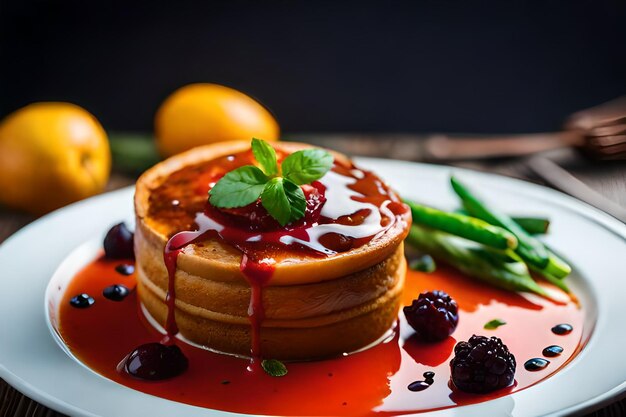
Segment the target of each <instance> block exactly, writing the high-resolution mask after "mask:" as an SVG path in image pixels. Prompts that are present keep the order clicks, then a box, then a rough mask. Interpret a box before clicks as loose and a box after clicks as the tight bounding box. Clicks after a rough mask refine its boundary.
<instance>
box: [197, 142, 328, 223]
mask: <svg viewBox="0 0 626 417" xmlns="http://www.w3.org/2000/svg"><path fill="white" fill-rule="evenodd" d="M251 146H252V154H253V155H254V159H256V161H257V163H258V165H259V166H260V168H259V167H256V166H254V165H246V166H242V167H239V168H237V169H235V170H233V171H230V172H228V173H227V174H226V175H224V177H222V178H221V179H220V180H219V181H218V182H217V183H216V184H215V186H214V187H213V188H212V189H211V191H209V202H210V203H211V204H212V205H214V206H215V207H219V208H234V207H244V206H247V205H248V204H252V203H254V202H255V201H257V200H258V199H259V198H260V199H261V204H262V205H263V207H264V208H265V210H267V212H268V213H269V214H270V216H272V217H273V218H274V219H276V221H277V222H278V223H280V225H281V226H285V225H286V224H288V223H291V222H294V221H296V220H298V219H300V218H302V217H303V216H304V212H305V210H306V200H305V197H304V192H303V191H302V188H300V186H301V185H304V184H310V183H311V182H313V181H316V180H318V179H320V178H322V177H323V176H324V175H325V174H326V173H327V172H328V171H329V170H330V168H331V167H332V166H333V156H332V155H331V154H330V153H329V152H327V151H325V150H323V149H304V150H301V151H297V152H294V153H292V154H291V155H289V156H287V157H286V158H285V159H284V160H283V162H282V163H281V165H280V167H279V166H278V162H277V159H276V151H275V150H274V148H272V147H271V146H270V145H269V144H268V143H267V142H265V141H264V140H261V139H256V138H254V139H252V143H251Z"/></svg>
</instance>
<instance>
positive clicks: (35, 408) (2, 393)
mask: <svg viewBox="0 0 626 417" xmlns="http://www.w3.org/2000/svg"><path fill="white" fill-rule="evenodd" d="M292 137H293V138H297V139H298V140H299V141H305V142H310V143H314V144H317V145H319V146H325V147H328V148H332V149H336V150H338V151H341V152H345V153H348V154H351V155H365V156H376V157H385V158H395V159H408V160H420V158H421V154H420V149H419V146H417V145H416V144H417V143H419V141H420V137H417V136H412V135H358V134H354V135H347V134H336V135H335V134H326V135H319V134H302V135H297V136H296V135H293V136H292ZM564 152H569V151H564ZM570 153H571V152H570ZM566 160H567V162H566V164H565V167H566V168H567V169H568V170H570V171H571V172H572V173H573V174H575V175H576V176H577V177H578V178H579V179H581V180H582V181H583V182H585V183H586V184H588V185H590V186H591V187H592V188H594V189H595V190H596V191H599V192H600V193H602V194H603V195H605V196H606V197H608V198H609V199H612V200H613V201H615V202H617V203H619V204H620V205H622V206H624V207H626V162H625V161H611V162H592V161H589V160H587V159H585V158H581V157H579V156H577V155H575V154H572V155H571V158H569V159H566ZM453 165H455V166H462V167H466V168H473V169H478V170H481V171H488V172H494V173H498V174H503V175H509V176H513V177H517V178H522V179H527V180H530V181H533V182H537V183H542V181H541V180H539V179H538V178H536V177H534V176H533V175H532V173H531V172H530V171H529V169H528V167H527V166H526V164H525V160H524V159H523V158H518V159H502V160H497V161H474V162H457V163H454V164H453ZM133 183H134V177H133V176H131V175H125V174H122V173H119V172H114V173H113V175H112V177H111V180H110V181H109V185H108V187H107V188H108V190H114V189H117V188H121V187H124V186H127V185H131V184H133ZM33 220H35V218H34V217H32V216H30V215H27V214H24V213H18V212H15V211H10V210H7V209H2V208H0V242H2V241H4V240H5V239H6V238H8V237H9V236H10V235H11V234H13V233H15V232H16V231H17V230H19V229H20V228H22V227H23V226H25V225H26V224H28V223H30V222H31V221H33ZM624 378H625V379H626V375H624ZM581 383H582V381H581ZM581 386H582V385H581ZM9 416H11V417H13V416H19V417H58V416H61V414H60V413H57V412H55V411H53V410H50V409H49V408H47V407H45V406H43V405H41V404H38V403H36V402H35V401H33V400H31V399H29V398H28V397H26V396H24V395H22V394H21V393H20V392H18V391H17V390H15V389H13V388H12V387H10V386H9V385H8V384H7V383H6V382H4V381H2V380H1V379H0V417H9ZM618 416H626V396H623V398H622V399H621V400H620V399H615V401H614V402H612V403H611V404H608V405H605V406H604V407H603V408H600V409H598V410H597V411H595V412H593V413H591V414H587V416H586V417H618Z"/></svg>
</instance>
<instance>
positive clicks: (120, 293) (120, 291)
mask: <svg viewBox="0 0 626 417" xmlns="http://www.w3.org/2000/svg"><path fill="white" fill-rule="evenodd" d="M128 294H130V290H129V289H128V288H126V287H125V286H123V285H119V284H115V285H111V286H110V287H106V288H105V289H104V290H103V291H102V295H104V297H105V298H108V299H109V300H111V301H122V300H123V299H124V298H126V296H127V295H128Z"/></svg>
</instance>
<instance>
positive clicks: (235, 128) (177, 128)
mask: <svg viewBox="0 0 626 417" xmlns="http://www.w3.org/2000/svg"><path fill="white" fill-rule="evenodd" d="M155 134H156V140H157V147H158V149H159V152H160V153H161V155H163V156H164V157H168V156H171V155H174V154H177V153H179V152H182V151H185V150H188V149H191V148H194V147H196V146H200V145H206V144H209V143H214V142H221V141H226V140H246V141H249V140H250V139H251V138H252V137H256V138H259V139H264V140H269V141H272V140H278V139H279V137H280V128H279V126H278V123H277V122H276V120H275V119H274V117H273V116H272V115H271V113H270V112H269V111H268V110H267V109H266V108H265V107H263V106H262V105H261V104H259V103H258V102H257V101H255V100H254V99H252V98H251V97H249V96H247V95H245V94H243V93H241V92H239V91H237V90H234V89H232V88H229V87H225V86H222V85H217V84H190V85H187V86H184V87H182V88H180V89H178V90H176V91H175V92H174V93H172V94H171V95H170V96H169V97H168V98H167V99H166V100H165V101H164V102H163V104H162V105H161V107H160V108H159V110H158V111H157V114H156V117H155Z"/></svg>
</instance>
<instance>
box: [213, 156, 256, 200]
mask: <svg viewBox="0 0 626 417" xmlns="http://www.w3.org/2000/svg"><path fill="white" fill-rule="evenodd" d="M267 181H268V178H267V176H266V175H265V174H264V173H263V171H261V170H260V169H259V168H257V167H255V166H252V165H246V166H243V167H239V168H237V169H235V170H232V171H230V172H229V173H227V174H226V175H224V176H223V177H222V178H221V179H220V180H219V181H218V182H217V184H215V186H214V187H213V188H212V189H211V191H209V195H210V197H209V202H210V203H211V204H213V205H214V206H215V207H221V208H233V207H243V206H247V205H248V204H251V203H254V202H255V201H256V200H257V199H258V198H259V196H260V195H261V193H262V192H263V188H264V187H265V184H266V183H267Z"/></svg>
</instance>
